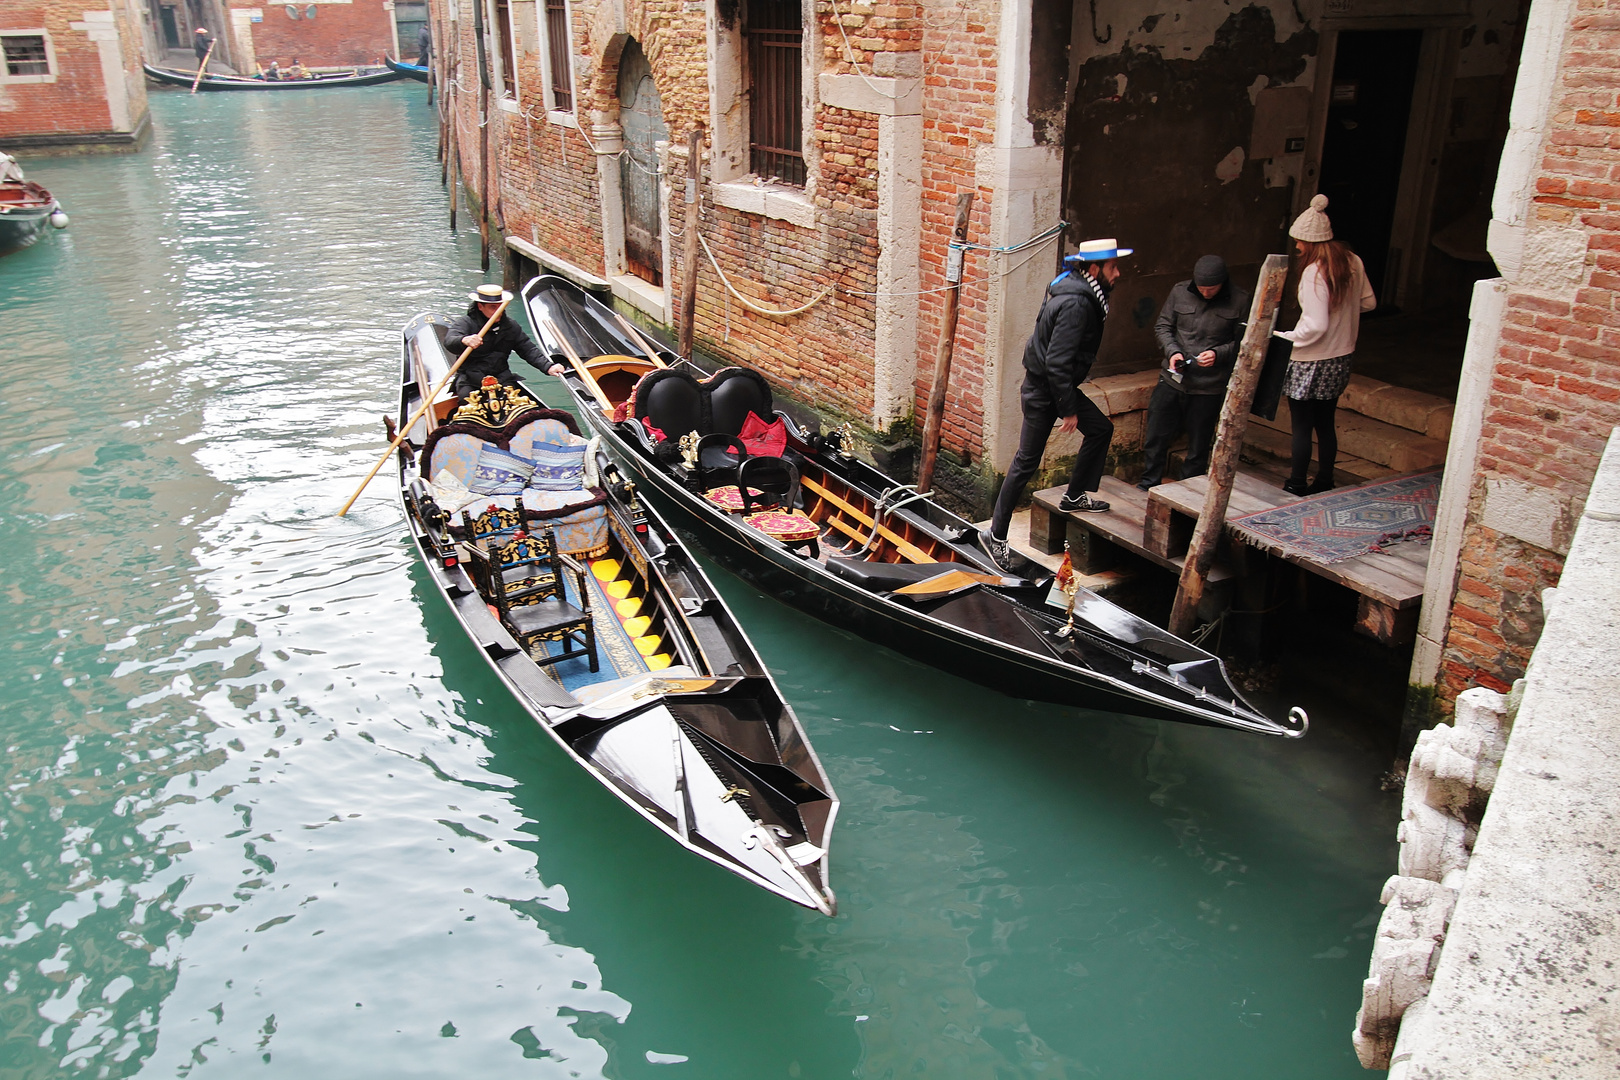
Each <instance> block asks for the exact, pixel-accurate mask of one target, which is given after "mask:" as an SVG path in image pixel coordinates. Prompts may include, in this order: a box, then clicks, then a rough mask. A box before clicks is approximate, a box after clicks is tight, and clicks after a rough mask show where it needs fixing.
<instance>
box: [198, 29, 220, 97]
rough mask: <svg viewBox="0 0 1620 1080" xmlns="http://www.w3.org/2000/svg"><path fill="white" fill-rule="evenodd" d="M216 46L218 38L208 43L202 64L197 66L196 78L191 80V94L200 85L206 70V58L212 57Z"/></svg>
mask: <svg viewBox="0 0 1620 1080" xmlns="http://www.w3.org/2000/svg"><path fill="white" fill-rule="evenodd" d="M218 44H219V39H218V38H215V39H214V40H213V41H210V42H209V43H208V51H207V52H205V53H203V58H202V63H200V64H198V65H197V77H196V78H195V79H192V80H191V92H192V93H193V94H195V93H196V92H197V87H199V86H201V85H202V80H203V73H204V72H205V71H207V70H208V58H209V57H210V56H213V55H214V46H215V45H218Z"/></svg>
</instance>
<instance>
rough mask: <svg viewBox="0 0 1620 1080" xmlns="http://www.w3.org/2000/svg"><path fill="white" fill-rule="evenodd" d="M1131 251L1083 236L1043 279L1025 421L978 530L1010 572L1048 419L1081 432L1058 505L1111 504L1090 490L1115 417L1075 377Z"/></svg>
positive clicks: (1093, 351) (1028, 360)
mask: <svg viewBox="0 0 1620 1080" xmlns="http://www.w3.org/2000/svg"><path fill="white" fill-rule="evenodd" d="M1131 251H1132V249H1131V248H1122V247H1120V246H1119V241H1117V240H1113V239H1108V240H1087V241H1086V242H1084V243H1083V244H1081V245H1080V247H1079V249H1078V250H1077V251H1075V252H1074V254H1072V255H1069V256H1067V257H1066V258H1065V259H1064V260H1063V266H1064V270H1063V273H1061V274H1059V275H1058V276H1057V277H1056V278H1055V279H1054V280H1053V281H1052V283H1051V284H1050V285H1048V286H1047V287H1046V299H1045V300H1044V301H1043V302H1042V304H1041V312H1040V314H1039V315H1038V316H1037V317H1036V319H1035V332H1034V333H1033V334H1031V335H1030V337H1029V343H1028V344H1027V345H1025V346H1024V385H1023V388H1022V390H1021V391H1020V393H1019V399H1020V402H1021V403H1022V406H1023V412H1024V426H1023V430H1022V431H1021V432H1020V434H1019V436H1018V452H1017V453H1016V454H1014V455H1013V459H1012V464H1011V465H1009V466H1008V467H1007V479H1006V480H1005V481H1003V482H1002V485H1001V493H1000V494H999V495H998V496H997V497H996V509H995V513H994V514H993V515H992V516H991V518H990V527H989V529H987V530H985V531H984V532H982V533H981V534H980V537H979V541H980V545H981V546H982V547H983V548H984V551H985V554H987V555H989V556H990V558H991V560H992V561H994V562H995V563H996V565H997V566H999V567H1001V568H1002V569H1003V570H1004V571H1006V572H1008V573H1016V570H1015V569H1014V567H1013V566H1012V563H1013V559H1012V552H1011V549H1010V548H1008V546H1007V529H1008V527H1009V526H1010V525H1011V523H1012V515H1013V509H1014V508H1015V507H1016V506H1017V505H1018V500H1019V498H1020V497H1022V495H1023V493H1024V486H1025V485H1026V484H1028V483H1029V481H1030V479H1031V478H1032V477H1033V476H1034V475H1035V473H1036V471H1037V470H1038V469H1039V468H1040V466H1041V455H1042V454H1044V453H1045V452H1046V440H1047V439H1048V438H1049V437H1050V436H1051V434H1052V427H1053V425H1057V426H1058V427H1060V428H1062V430H1064V431H1079V432H1080V435H1081V441H1080V454H1079V456H1078V457H1077V458H1076V459H1075V462H1074V471H1073V473H1071V474H1070V476H1069V490H1068V491H1067V492H1066V493H1065V494H1064V495H1063V498H1062V499H1061V500H1059V502H1058V507H1059V508H1060V509H1062V510H1064V511H1065V512H1068V513H1086V514H1095V513H1102V512H1104V511H1106V510H1107V509H1108V504H1107V503H1105V502H1103V501H1101V500H1100V499H1096V498H1093V497H1092V492H1094V491H1096V490H1097V488H1098V487H1099V486H1101V484H1102V473H1103V463H1104V460H1105V459H1106V458H1107V456H1108V444H1109V442H1110V440H1112V438H1113V436H1114V424H1113V421H1111V420H1109V419H1108V417H1107V415H1106V414H1104V412H1103V411H1102V410H1101V409H1099V408H1097V406H1096V405H1095V404H1093V403H1092V401H1091V399H1090V398H1088V397H1086V395H1085V394H1083V393H1081V392H1080V384H1081V383H1083V382H1085V381H1086V376H1087V375H1088V374H1090V372H1091V365H1092V364H1093V363H1095V362H1096V360H1097V347H1098V346H1099V345H1101V344H1102V333H1103V323H1104V321H1105V320H1106V319H1107V318H1108V294H1109V292H1111V291H1112V290H1113V287H1114V282H1116V281H1118V280H1119V275H1120V269H1119V260H1120V259H1121V258H1123V257H1124V256H1126V255H1129V254H1130V253H1131Z"/></svg>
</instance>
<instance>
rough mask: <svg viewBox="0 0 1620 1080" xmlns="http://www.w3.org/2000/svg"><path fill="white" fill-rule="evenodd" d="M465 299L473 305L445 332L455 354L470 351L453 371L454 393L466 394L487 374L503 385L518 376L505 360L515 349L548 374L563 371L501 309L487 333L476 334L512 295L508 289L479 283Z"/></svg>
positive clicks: (482, 380) (479, 383)
mask: <svg viewBox="0 0 1620 1080" xmlns="http://www.w3.org/2000/svg"><path fill="white" fill-rule="evenodd" d="M468 299H470V300H471V301H472V306H471V307H469V308H468V309H467V313H466V314H465V315H461V316H458V317H457V318H456V319H455V320H454V321H453V322H451V323H450V326H449V328H448V329H446V330H445V332H444V344H445V347H446V348H448V349H450V350H451V351H452V352H453V353H454V354H455V355H457V356H460V355H461V352H462V350H464V349H467V348H471V349H472V355H470V356H468V357H467V360H466V362H465V363H463V364H462V365H461V370H460V371H457V372H456V385H455V393H456V396H457V397H466V396H467V395H468V394H470V393H472V392H473V391H474V390H476V389H478V387H479V386H481V385H483V382H484V378H485V376H488V375H493V376H495V378H496V379H498V380H500V384H501V385H502V386H511V385H512V384H513V383H515V382H516V381H517V376H516V375H514V374H512V368H511V365H510V364H509V363H508V362H507V358H508V357H510V356H511V355H512V354H513V353H514V352H515V353H517V354H518V355H519V356H521V357H523V359H525V360H527V361H528V362H529V363H530V364H531V365H533V366H534V367H537V368H539V369H540V370H541V371H544V372H546V374H548V375H561V374H562V370H563V369H562V365H561V364H553V363H551V361H549V360H548V359H546V355H545V353H543V352H541V351H540V346H538V345H536V344H535V343H534V339H533V338H531V337H529V335H528V334H525V333H524V332H523V327H521V326H519V325H518V324H517V323H516V322H515V321H514V320H513V319H511V318H510V317H509V316H508V315H507V314H506V313H505V312H504V311H503V312H501V321H500V322H498V323H496V324H495V325H494V326H492V327H490V328H489V332H488V333H485V334H482V335H480V334H479V331H480V330H482V329H483V328H484V324H485V323H486V322H488V321H489V318H490V316H491V315H494V314H495V312H497V311H500V306H501V304H502V303H503V302H504V301H507V300H510V299H512V294H511V293H509V292H507V291H506V290H505V289H503V288H501V287H500V286H499V285H480V286H478V290H477V291H476V292H473V293H470V294H469V295H468Z"/></svg>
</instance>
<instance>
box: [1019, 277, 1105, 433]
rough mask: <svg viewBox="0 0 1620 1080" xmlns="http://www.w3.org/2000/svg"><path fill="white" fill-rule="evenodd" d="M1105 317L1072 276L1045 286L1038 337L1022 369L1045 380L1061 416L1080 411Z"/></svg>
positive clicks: (1037, 323) (1026, 348)
mask: <svg viewBox="0 0 1620 1080" xmlns="http://www.w3.org/2000/svg"><path fill="white" fill-rule="evenodd" d="M1107 317H1108V314H1107V312H1105V311H1103V308H1102V304H1101V303H1100V302H1099V301H1098V300H1097V297H1096V295H1095V294H1094V293H1092V291H1091V287H1090V286H1089V285H1087V284H1086V283H1085V282H1083V281H1081V280H1080V279H1079V278H1078V277H1076V276H1075V272H1074V271H1070V272H1069V273H1066V274H1063V275H1062V276H1060V277H1059V278H1058V279H1057V280H1056V281H1054V282H1052V284H1050V285H1048V286H1047V287H1046V299H1045V300H1044V301H1043V302H1042V303H1041V313H1040V315H1038V316H1037V317H1036V319H1035V332H1034V333H1033V334H1031V335H1030V336H1029V344H1027V345H1025V346H1024V370H1025V371H1027V372H1029V373H1030V375H1032V376H1034V377H1035V378H1037V379H1043V380H1045V382H1046V391H1047V393H1048V394H1050V395H1051V398H1052V404H1053V407H1054V408H1056V409H1057V414H1058V415H1059V416H1073V415H1074V414H1075V412H1076V411H1077V409H1078V408H1079V399H1078V397H1077V395H1078V394H1079V393H1080V384H1081V383H1083V382H1085V381H1086V376H1087V375H1088V374H1090V372H1091V365H1092V364H1094V363H1096V362H1097V347H1098V346H1099V345H1101V344H1102V334H1103V320H1104V319H1106V318H1107Z"/></svg>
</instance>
